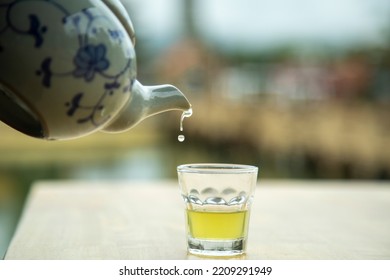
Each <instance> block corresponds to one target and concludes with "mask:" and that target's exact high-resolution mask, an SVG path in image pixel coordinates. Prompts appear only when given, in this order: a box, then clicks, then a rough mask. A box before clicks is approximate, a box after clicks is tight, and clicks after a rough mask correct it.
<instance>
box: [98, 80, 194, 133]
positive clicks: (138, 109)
mask: <svg viewBox="0 0 390 280" xmlns="http://www.w3.org/2000/svg"><path fill="white" fill-rule="evenodd" d="M131 94H132V97H131V99H130V100H129V103H127V105H126V106H125V107H124V108H123V109H122V111H121V112H119V113H118V117H117V118H115V119H114V120H113V121H112V122H110V123H109V124H108V125H107V126H106V127H104V128H103V129H102V131H104V132H123V131H125V130H128V129H130V128H132V127H134V126H135V125H137V124H138V123H139V122H141V121H142V120H143V119H145V118H147V117H150V116H153V115H156V114H159V113H163V112H166V111H171V110H181V111H189V110H191V104H190V102H189V101H188V100H187V98H186V97H185V96H184V94H183V93H182V92H181V91H180V90H178V89H177V88H176V87H174V86H172V85H158V86H143V85H142V84H141V83H140V82H138V81H137V80H135V81H134V84H133V87H132V91H131Z"/></svg>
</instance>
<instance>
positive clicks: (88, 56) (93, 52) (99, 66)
mask: <svg viewBox="0 0 390 280" xmlns="http://www.w3.org/2000/svg"><path fill="white" fill-rule="evenodd" d="M73 61H74V64H75V65H76V69H75V70H74V71H73V75H74V76H75V77H84V79H85V80H86V81H87V82H89V81H91V80H93V78H94V76H95V72H97V73H101V72H103V71H104V70H107V68H108V67H109V66H110V63H109V61H108V60H107V58H106V47H105V46H104V45H103V44H99V45H97V46H94V45H86V46H84V47H81V48H80V49H79V50H78V52H77V54H76V56H75V58H74V60H73Z"/></svg>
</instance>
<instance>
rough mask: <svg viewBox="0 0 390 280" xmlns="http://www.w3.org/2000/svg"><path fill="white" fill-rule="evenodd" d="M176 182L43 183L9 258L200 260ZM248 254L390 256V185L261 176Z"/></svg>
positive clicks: (31, 200) (277, 256)
mask: <svg viewBox="0 0 390 280" xmlns="http://www.w3.org/2000/svg"><path fill="white" fill-rule="evenodd" d="M196 258H197V257H195V256H191V255H187V253H186V241H185V229H184V211H183V202H182V200H181V196H180V193H179V190H178V186H177V183H176V182H175V181H155V182H153V181H152V182H133V181H118V182H115V181H108V182H92V181H87V182H82V181H81V182H80V181H42V182H37V183H36V184H35V185H34V186H33V188H32V191H31V193H30V195H29V199H28V201H27V203H26V206H25V209H24V213H23V215H22V218H21V220H20V222H19V225H18V228H17V231H16V233H15V235H14V237H13V239H12V242H11V244H10V246H9V248H8V251H7V253H6V256H5V259H27V260H28V259H76V260H79V259H115V260H118V259H196ZM241 258H246V259H274V260H279V259H281V260H291V259H300V260H306V259H324V260H328V259H336V260H342V259H369V260H371V259H387V260H389V259H390V184H388V183H376V182H356V181H352V182H351V181H350V182H340V181H265V180H263V181H262V180H260V181H259V185H258V188H257V190H256V194H255V200H254V204H253V208H252V214H251V221H250V228H249V241H248V253H247V254H246V255H244V256H242V257H241Z"/></svg>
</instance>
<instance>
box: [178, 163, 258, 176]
mask: <svg viewBox="0 0 390 280" xmlns="http://www.w3.org/2000/svg"><path fill="white" fill-rule="evenodd" d="M258 169H259V168H258V167H257V166H254V165H247V164H235V163H188V164H182V165H179V166H178V167H177V172H181V173H199V174H237V173H255V172H257V171H258Z"/></svg>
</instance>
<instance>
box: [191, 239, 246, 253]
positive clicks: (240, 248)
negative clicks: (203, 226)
mask: <svg viewBox="0 0 390 280" xmlns="http://www.w3.org/2000/svg"><path fill="white" fill-rule="evenodd" d="M187 242H188V252H189V253H191V254H194V255H202V256H219V257H223V256H237V255H241V254H244V253H245V244H246V238H239V239H232V240H210V239H198V238H193V237H191V236H188V241H187Z"/></svg>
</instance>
